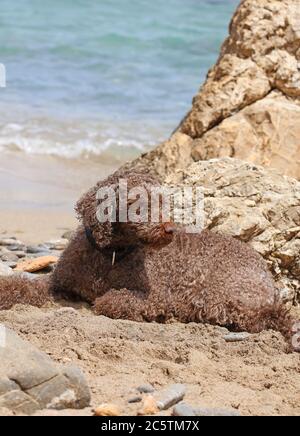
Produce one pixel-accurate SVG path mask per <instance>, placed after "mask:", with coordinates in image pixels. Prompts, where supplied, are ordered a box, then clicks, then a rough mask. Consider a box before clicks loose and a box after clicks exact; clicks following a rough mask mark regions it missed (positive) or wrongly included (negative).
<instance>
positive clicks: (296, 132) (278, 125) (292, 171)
mask: <svg viewBox="0 0 300 436" xmlns="http://www.w3.org/2000/svg"><path fill="white" fill-rule="evenodd" d="M192 156H193V158H194V160H195V161H198V160H206V159H211V158H214V157H216V156H219V157H223V156H231V157H235V158H237V159H243V160H247V161H250V162H253V163H255V164H259V165H264V166H267V167H268V166H272V167H276V168H277V169H278V170H280V172H281V173H282V174H289V175H291V176H293V177H295V178H298V179H300V100H299V102H297V101H292V100H291V99H287V98H286V97H285V96H283V95H282V94H281V93H280V92H278V91H274V92H272V93H271V94H270V95H269V96H268V97H266V98H265V99H263V100H260V101H258V102H256V103H254V104H252V105H250V106H248V107H246V108H245V109H243V110H241V111H240V112H238V113H237V114H236V115H233V116H231V117H229V118H226V119H225V120H224V121H222V122H221V123H220V124H219V125H218V126H217V127H215V128H214V129H212V130H209V131H208V132H207V133H206V134H205V135H203V137H202V138H200V139H196V140H195V141H194V143H193V150H192Z"/></svg>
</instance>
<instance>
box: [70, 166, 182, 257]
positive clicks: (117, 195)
mask: <svg viewBox="0 0 300 436" xmlns="http://www.w3.org/2000/svg"><path fill="white" fill-rule="evenodd" d="M155 187H156V188H158V187H159V184H158V182H157V180H155V178H153V177H152V176H149V175H145V174H140V173H135V172H130V173H126V174H115V175H112V176H110V177H109V178H108V179H106V180H105V181H103V182H100V183H98V184H97V185H96V186H95V187H94V188H92V189H91V190H90V191H88V192H87V193H86V194H85V195H84V196H83V197H82V198H81V199H80V200H79V202H78V203H77V205H76V211H77V214H78V217H79V219H80V220H81V222H82V223H83V225H84V227H85V229H86V231H87V232H88V234H89V235H90V236H91V239H92V240H93V241H95V244H96V245H97V247H98V248H100V249H104V248H108V247H112V248H120V247H126V246H135V245H141V244H144V245H145V244H147V245H151V246H153V247H161V246H164V245H168V244H169V243H170V242H171V241H172V240H173V236H174V233H175V231H176V226H175V225H174V224H173V223H172V222H170V220H165V221H164V220H163V219H162V214H161V211H160V206H161V204H160V202H159V204H157V202H155V203H156V204H155V205H154V204H153V201H152V200H153V188H155ZM154 207H156V209H157V208H158V209H159V212H158V213H157V210H155V211H154V210H153V208H154ZM154 215H155V217H156V219H155V221H153V216H154Z"/></svg>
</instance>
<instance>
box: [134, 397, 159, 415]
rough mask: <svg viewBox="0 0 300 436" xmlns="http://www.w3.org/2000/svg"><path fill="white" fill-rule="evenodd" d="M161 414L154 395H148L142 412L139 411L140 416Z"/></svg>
mask: <svg viewBox="0 0 300 436" xmlns="http://www.w3.org/2000/svg"><path fill="white" fill-rule="evenodd" d="M157 412H159V409H158V406H157V402H156V400H155V398H154V397H152V395H148V396H147V397H146V398H145V399H144V402H143V405H142V407H141V409H140V410H138V415H140V416H146V415H155V414H156V413H157Z"/></svg>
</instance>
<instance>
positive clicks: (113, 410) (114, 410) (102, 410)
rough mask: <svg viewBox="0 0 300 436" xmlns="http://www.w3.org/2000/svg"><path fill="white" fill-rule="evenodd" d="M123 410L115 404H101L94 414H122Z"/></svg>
mask: <svg viewBox="0 0 300 436" xmlns="http://www.w3.org/2000/svg"><path fill="white" fill-rule="evenodd" d="M120 415H121V411H120V409H119V408H118V406H116V405H115V404H101V405H100V406H99V407H97V408H96V409H95V411H94V416H120Z"/></svg>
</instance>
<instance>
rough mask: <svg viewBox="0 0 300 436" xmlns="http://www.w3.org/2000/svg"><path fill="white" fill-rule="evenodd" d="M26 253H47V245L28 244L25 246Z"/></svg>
mask: <svg viewBox="0 0 300 436" xmlns="http://www.w3.org/2000/svg"><path fill="white" fill-rule="evenodd" d="M27 253H28V254H39V253H49V249H48V247H46V245H29V246H28V247H27Z"/></svg>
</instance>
